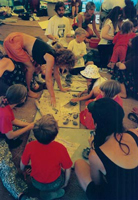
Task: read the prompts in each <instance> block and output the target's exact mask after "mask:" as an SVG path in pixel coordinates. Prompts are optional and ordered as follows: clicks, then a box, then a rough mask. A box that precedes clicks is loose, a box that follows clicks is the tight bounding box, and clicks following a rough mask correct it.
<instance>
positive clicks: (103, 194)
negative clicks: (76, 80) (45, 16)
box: [0, 0, 138, 200]
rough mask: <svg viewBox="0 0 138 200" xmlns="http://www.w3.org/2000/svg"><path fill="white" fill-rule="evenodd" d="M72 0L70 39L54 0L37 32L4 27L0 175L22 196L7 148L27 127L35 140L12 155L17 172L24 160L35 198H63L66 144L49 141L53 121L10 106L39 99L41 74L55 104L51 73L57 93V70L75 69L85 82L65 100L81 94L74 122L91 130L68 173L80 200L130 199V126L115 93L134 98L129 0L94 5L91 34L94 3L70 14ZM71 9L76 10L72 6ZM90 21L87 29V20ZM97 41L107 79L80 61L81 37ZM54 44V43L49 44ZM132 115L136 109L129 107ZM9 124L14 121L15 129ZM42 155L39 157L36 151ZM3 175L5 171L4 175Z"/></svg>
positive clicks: (136, 141) (134, 133)
mask: <svg viewBox="0 0 138 200" xmlns="http://www.w3.org/2000/svg"><path fill="white" fill-rule="evenodd" d="M79 4H80V2H79V1H77V0H76V1H72V7H74V8H73V9H72V12H73V14H72V15H73V16H74V15H75V12H76V14H77V16H76V18H75V20H74V22H73V29H74V30H75V38H74V39H72V40H71V41H70V43H69V44H68V46H66V45H65V43H66V37H67V36H70V35H71V26H70V22H69V19H68V18H67V17H64V12H65V5H64V3H63V2H57V3H56V6H55V11H56V15H55V16H53V17H52V18H51V19H50V20H49V23H48V27H47V29H46V32H45V35H46V36H47V38H48V39H49V41H48V43H46V42H44V41H43V40H42V39H41V38H37V37H33V36H31V35H27V34H25V33H21V32H11V33H10V34H9V35H8V36H7V37H6V38H5V40H4V43H3V46H1V47H0V149H1V151H0V178H1V180H2V182H3V185H4V186H5V187H6V188H7V190H8V191H9V192H10V193H11V195H12V196H13V197H14V198H15V199H19V200H29V199H30V198H29V197H28V196H27V194H26V193H25V190H26V189H27V185H26V183H25V182H24V180H23V179H21V178H19V177H16V174H17V169H16V167H15V166H14V164H13V162H12V155H11V152H10V150H11V149H14V148H17V147H19V146H20V145H21V143H22V140H20V135H22V134H26V131H29V130H33V132H34V136H35V138H36V141H31V142H30V143H29V144H27V145H26V147H25V150H24V152H23V155H22V157H21V161H20V169H21V171H23V172H24V171H25V168H26V166H27V165H28V164H29V163H30V161H31V173H30V176H31V182H32V185H33V186H34V188H36V189H38V190H39V191H40V198H41V199H42V200H45V199H47V200H52V199H57V198H60V197H63V196H64V194H65V190H64V188H65V187H66V186H67V185H68V182H69V179H70V175H71V167H72V165H73V162H72V160H71V158H70V156H69V154H68V151H67V149H66V148H65V147H64V146H63V145H62V144H60V143H58V142H56V141H54V140H55V138H56V136H57V135H58V131H59V127H58V123H57V121H56V120H55V119H54V117H53V116H52V115H51V114H50V113H49V114H47V115H44V116H42V117H41V118H40V119H39V120H37V121H36V122H32V123H28V122H23V121H20V120H18V119H16V118H15V116H14V113H13V109H14V108H15V107H16V106H17V105H18V104H22V103H24V102H25V101H26V98H27V96H29V97H31V98H39V93H38V92H37V91H38V88H39V84H38V83H37V82H36V80H35V76H34V74H39V73H40V74H41V73H42V74H43V76H45V85H46V86H45V87H46V88H47V90H48V92H49V95H50V99H51V106H53V107H55V106H56V98H55V93H54V88H53V78H54V79H55V81H56V82H57V85H58V87H59V89H60V91H62V92H67V91H68V90H69V88H63V86H62V84H61V80H60V73H64V71H65V70H66V71H67V73H69V75H70V74H71V75H77V74H81V75H82V76H83V78H85V79H86V81H87V90H85V91H82V92H81V93H79V94H78V97H76V98H74V99H71V102H73V103H75V102H78V101H82V100H87V101H86V102H85V105H86V108H85V110H84V111H81V113H80V122H81V123H82V124H83V125H84V126H86V128H88V129H90V130H92V129H94V134H93V136H91V137H90V138H89V145H90V153H89V163H87V162H86V161H85V160H83V159H79V160H76V161H75V164H74V167H75V173H76V176H77V178H78V181H79V183H80V185H81V187H82V189H83V190H84V191H85V193H86V196H87V198H88V199H90V200H92V199H95V200H100V199H101V200H103V199H104V200H107V199H108V200H112V199H115V200H124V199H125V200H130V199H131V200H137V199H138V192H137V187H138V159H137V151H138V129H130V130H126V129H125V128H124V126H123V118H124V115H125V112H124V110H123V101H122V98H127V97H132V98H134V99H136V100H138V68H137V62H138V36H137V26H138V24H137V18H136V13H137V12H136V8H135V7H134V5H133V2H132V1H129V0H125V1H114V3H113V5H112V4H109V0H108V6H107V1H106V0H104V2H103V4H102V6H101V16H100V18H101V23H100V28H101V31H100V32H99V31H98V30H97V28H96V23H95V14H94V10H95V4H94V3H93V2H88V3H87V5H86V11H85V12H80V13H78V5H79ZM75 8H76V10H75ZM90 23H91V24H92V29H93V31H92V29H91V28H90V26H89V24H90ZM94 33H95V35H96V36H97V38H99V39H100V42H99V44H98V51H99V55H100V66H98V67H99V68H101V69H105V68H106V69H108V70H109V71H110V73H111V74H112V75H111V80H107V79H105V78H104V77H102V76H101V74H100V72H99V68H98V67H97V66H96V65H95V64H94V63H93V61H90V62H87V60H85V59H84V56H85V55H86V54H87V49H86V43H87V42H89V41H90V38H91V37H93V35H94ZM54 44H55V45H54ZM133 112H134V113H135V114H138V108H136V107H135V108H133ZM13 125H14V126H18V127H20V128H19V129H18V130H14V129H13ZM44 155H45V156H44ZM9 174H10V175H9Z"/></svg>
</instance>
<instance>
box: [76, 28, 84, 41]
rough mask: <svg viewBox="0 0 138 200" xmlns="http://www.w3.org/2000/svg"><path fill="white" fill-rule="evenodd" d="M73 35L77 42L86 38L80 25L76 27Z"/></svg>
mask: <svg viewBox="0 0 138 200" xmlns="http://www.w3.org/2000/svg"><path fill="white" fill-rule="evenodd" d="M75 37H76V41H77V42H78V43H81V42H83V41H84V40H85V38H86V31H85V30H84V29H83V28H81V27H79V28H77V29H76V30H75Z"/></svg>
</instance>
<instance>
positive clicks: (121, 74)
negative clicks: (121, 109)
mask: <svg viewBox="0 0 138 200" xmlns="http://www.w3.org/2000/svg"><path fill="white" fill-rule="evenodd" d="M137 63H138V36H136V37H135V38H133V39H132V41H131V46H130V49H129V54H128V56H127V58H126V61H125V62H124V63H121V62H118V63H116V66H115V68H114V73H113V76H112V79H115V80H118V81H119V82H120V83H121V93H120V96H121V97H123V98H126V97H127V96H131V97H133V98H135V99H138V67H137Z"/></svg>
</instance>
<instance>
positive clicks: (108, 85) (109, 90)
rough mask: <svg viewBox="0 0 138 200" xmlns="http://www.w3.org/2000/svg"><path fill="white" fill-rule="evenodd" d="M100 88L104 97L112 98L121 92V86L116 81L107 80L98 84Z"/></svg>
mask: <svg viewBox="0 0 138 200" xmlns="http://www.w3.org/2000/svg"><path fill="white" fill-rule="evenodd" d="M100 90H101V91H102V92H103V94H104V97H106V98H111V99H112V98H114V97H115V96H116V95H117V94H119V93H120V92H121V86H120V83H119V82H118V81H115V80H109V81H105V82H103V83H102V84H101V85H100Z"/></svg>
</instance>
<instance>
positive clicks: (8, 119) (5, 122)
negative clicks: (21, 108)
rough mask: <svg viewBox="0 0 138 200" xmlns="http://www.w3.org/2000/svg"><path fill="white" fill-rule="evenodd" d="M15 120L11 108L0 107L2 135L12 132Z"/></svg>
mask: <svg viewBox="0 0 138 200" xmlns="http://www.w3.org/2000/svg"><path fill="white" fill-rule="evenodd" d="M14 119H15V117H14V114H13V111H12V109H11V107H10V106H9V105H8V106H5V107H4V108H1V107H0V133H2V134H5V133H8V132H9V131H12V121H13V120H14Z"/></svg>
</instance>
